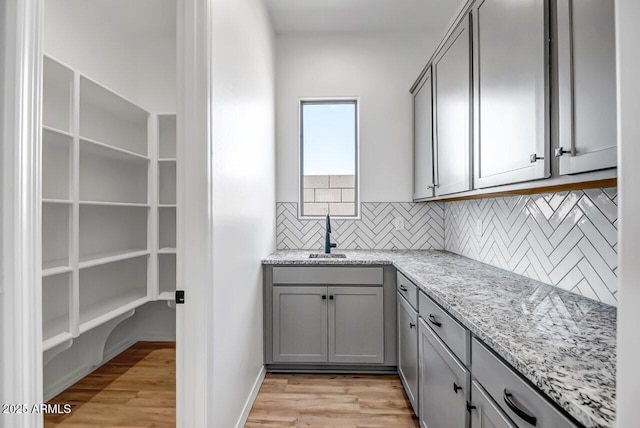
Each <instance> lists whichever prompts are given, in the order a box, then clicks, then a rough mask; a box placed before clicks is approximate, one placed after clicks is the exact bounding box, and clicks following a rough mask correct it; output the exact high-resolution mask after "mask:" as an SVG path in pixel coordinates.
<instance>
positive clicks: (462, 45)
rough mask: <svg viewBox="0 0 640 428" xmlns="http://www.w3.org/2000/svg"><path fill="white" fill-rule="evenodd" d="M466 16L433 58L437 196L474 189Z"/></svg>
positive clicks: (467, 21)
mask: <svg viewBox="0 0 640 428" xmlns="http://www.w3.org/2000/svg"><path fill="white" fill-rule="evenodd" d="M469 28H470V25H469V18H468V17H465V18H464V19H463V20H462V22H461V23H460V24H459V25H458V26H457V27H456V29H455V30H454V31H453V32H452V33H451V35H450V36H449V38H448V40H447V41H446V43H445V44H444V46H443V49H442V50H441V51H440V53H439V54H438V55H437V56H436V58H435V60H434V61H433V65H432V67H433V80H434V82H433V83H434V88H435V89H434V107H435V130H434V131H435V150H436V180H435V181H436V196H441V195H448V194H451V193H457V192H463V191H466V190H470V189H471V159H470V156H471V135H470V119H471V118H470V115H471V37H470V31H469Z"/></svg>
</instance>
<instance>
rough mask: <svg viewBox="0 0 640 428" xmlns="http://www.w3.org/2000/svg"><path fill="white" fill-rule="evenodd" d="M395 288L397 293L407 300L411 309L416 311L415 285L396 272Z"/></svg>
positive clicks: (416, 295) (416, 290)
mask: <svg viewBox="0 0 640 428" xmlns="http://www.w3.org/2000/svg"><path fill="white" fill-rule="evenodd" d="M397 288H398V293H400V294H401V295H402V296H404V298H405V299H407V302H409V304H410V305H411V306H412V307H413V309H416V310H417V309H418V287H416V286H415V284H414V283H413V282H411V281H409V280H408V279H407V277H406V276H404V275H403V274H401V273H400V272H398V279H397Z"/></svg>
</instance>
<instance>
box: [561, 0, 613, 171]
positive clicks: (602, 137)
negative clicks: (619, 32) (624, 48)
mask: <svg viewBox="0 0 640 428" xmlns="http://www.w3.org/2000/svg"><path fill="white" fill-rule="evenodd" d="M557 7H558V9H557V20H558V22H557V26H558V91H559V94H558V95H559V106H558V107H559V124H558V128H559V129H558V130H559V145H560V147H561V148H562V149H563V151H566V152H567V153H563V152H557V151H556V153H555V154H556V155H558V157H559V158H560V159H559V160H560V165H559V168H560V174H562V175H564V174H575V173H579V172H586V171H594V170H598V169H605V168H612V167H615V166H616V165H617V158H616V145H617V132H616V57H615V51H616V48H615V22H614V21H615V19H614V1H613V0H579V1H572V0H557Z"/></svg>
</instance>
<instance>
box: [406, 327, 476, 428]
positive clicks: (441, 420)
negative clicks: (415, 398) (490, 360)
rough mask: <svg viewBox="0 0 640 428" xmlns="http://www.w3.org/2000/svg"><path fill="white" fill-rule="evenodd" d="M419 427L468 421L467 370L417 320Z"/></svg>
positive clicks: (460, 426) (452, 427)
mask: <svg viewBox="0 0 640 428" xmlns="http://www.w3.org/2000/svg"><path fill="white" fill-rule="evenodd" d="M418 358H419V364H420V367H419V371H420V381H419V385H420V426H421V427H423V428H464V427H467V426H468V423H469V417H468V415H469V413H468V412H467V397H468V396H469V372H468V371H467V369H466V368H465V367H464V366H463V365H462V364H461V363H460V362H459V361H458V360H457V358H456V357H455V356H454V355H453V354H452V353H451V352H450V351H449V350H448V349H447V348H446V345H445V344H444V343H443V342H442V341H441V340H440V339H439V338H438V336H436V334H435V333H433V331H431V329H430V328H429V327H428V326H427V324H425V322H424V320H423V319H420V321H419V357H418Z"/></svg>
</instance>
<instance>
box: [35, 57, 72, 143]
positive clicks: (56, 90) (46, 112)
mask: <svg viewBox="0 0 640 428" xmlns="http://www.w3.org/2000/svg"><path fill="white" fill-rule="evenodd" d="M42 74H43V75H42V80H43V85H42V86H43V88H42V123H43V124H44V125H45V126H47V127H50V128H54V129H57V130H62V131H66V132H68V131H70V130H71V129H72V127H71V122H72V118H73V86H74V84H73V80H74V77H73V70H71V69H70V68H69V67H67V66H66V65H64V64H62V63H60V62H58V61H56V60H54V59H53V58H50V57H47V56H45V57H44V61H43V73H42Z"/></svg>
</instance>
